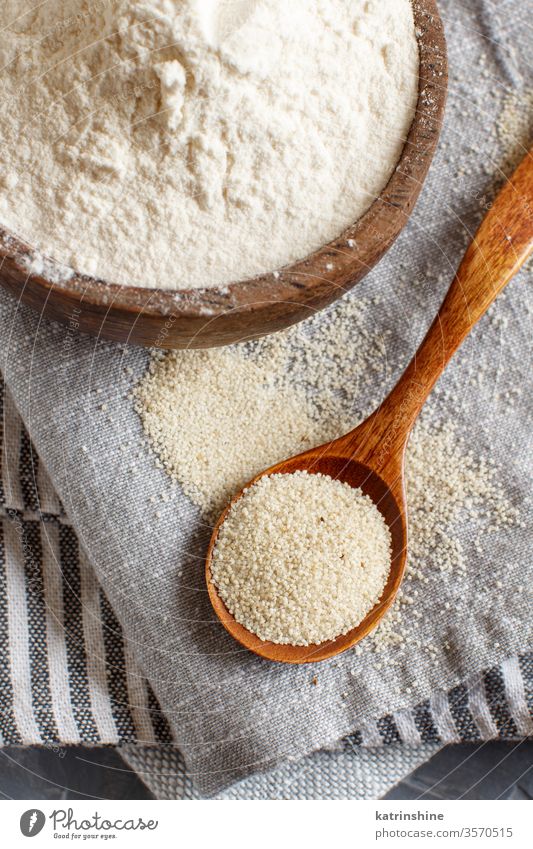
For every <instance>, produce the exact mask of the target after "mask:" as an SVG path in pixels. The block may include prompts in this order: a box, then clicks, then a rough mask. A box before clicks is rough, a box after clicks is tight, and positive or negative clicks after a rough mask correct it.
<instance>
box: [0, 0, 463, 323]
mask: <svg viewBox="0 0 533 849" xmlns="http://www.w3.org/2000/svg"><path fill="white" fill-rule="evenodd" d="M412 3H413V12H414V18H415V28H416V33H417V40H418V46H419V56H420V64H419V86H418V100H417V106H416V111H415V116H414V119H413V122H412V125H411V128H410V130H409V133H408V136H407V139H406V141H405V144H404V147H403V149H402V153H401V155H400V159H399V161H398V163H397V165H396V167H395V170H394V172H393V174H392V176H391V178H390V179H389V182H388V183H387V185H386V186H385V187H384V189H383V190H382V192H381V193H380V194H379V195H378V196H377V197H376V198H375V199H374V201H373V202H372V203H371V205H370V207H369V208H368V210H367V211H366V212H365V213H364V214H363V216H361V218H359V219H358V220H357V221H356V222H355V223H354V224H352V225H351V226H350V227H348V228H347V229H346V230H345V231H344V232H343V233H341V234H340V235H339V236H338V237H337V238H336V239H334V240H333V241H331V242H329V243H328V244H326V245H324V246H323V247H321V248H319V249H318V250H316V251H314V252H313V253H311V254H310V255H308V256H307V257H305V258H303V259H302V260H299V261H297V262H295V263H291V264H289V265H286V266H285V267H282V268H279V269H277V270H274V271H272V272H269V273H266V274H260V275H257V276H255V277H252V278H249V279H244V280H240V281H237V282H234V283H231V284H229V285H227V286H224V287H220V288H204V289H157V288H145V287H140V286H123V285H121V284H117V283H111V282H106V281H104V280H103V279H101V278H98V277H93V276H91V275H87V274H80V273H78V272H75V271H73V270H72V269H67V268H66V266H64V265H62V264H61V263H58V262H57V261H55V260H53V259H52V258H50V257H48V256H46V255H44V256H43V255H42V254H41V253H40V252H39V251H36V250H35V249H33V248H32V247H31V245H29V244H28V243H27V242H25V241H24V240H23V239H22V238H20V237H18V236H17V235H15V234H14V233H12V232H10V231H9V230H7V229H5V228H2V227H1V226H0V257H1V258H2V260H3V265H4V272H5V274H6V275H7V276H11V280H13V279H14V278H15V279H17V280H18V282H19V287H20V283H21V281H23V279H24V278H25V279H26V282H27V281H28V280H29V279H30V278H31V283H32V286H33V289H34V290H35V286H37V287H39V288H40V289H42V290H43V292H42V297H43V301H46V300H47V299H48V297H49V296H50V295H51V294H53V292H55V293H56V294H59V296H61V295H63V296H64V297H65V298H66V299H68V300H69V301H71V302H75V301H76V300H78V301H82V302H83V305H84V306H85V307H91V306H92V307H94V308H97V309H100V310H105V311H106V312H107V313H109V312H113V311H114V310H117V311H120V313H121V315H122V316H124V315H126V316H128V315H129V316H130V317H131V318H132V319H133V320H134V321H135V317H137V318H138V317H139V315H140V313H142V314H143V316H144V317H147V318H148V319H153V320H156V321H165V320H167V319H169V318H173V319H174V320H175V319H176V318H179V319H180V320H181V319H196V320H198V319H200V320H203V321H204V322H209V320H210V319H213V320H214V319H217V318H218V317H219V316H222V315H227V314H228V313H238V314H239V315H240V314H243V315H246V314H247V315H249V316H251V315H253V314H254V313H257V312H258V311H261V310H264V309H265V307H266V306H267V305H272V304H280V303H281V304H285V305H287V306H290V308H291V310H293V311H294V312H295V313H296V312H297V311H298V310H300V311H301V310H302V308H303V309H304V310H305V308H306V307H308V308H309V309H310V310H313V311H314V309H316V308H317V307H321V306H325V305H327V304H328V303H331V302H332V301H333V300H335V299H336V298H338V297H339V296H340V295H342V294H343V293H344V292H345V291H347V290H348V289H349V288H351V287H352V286H353V285H355V283H356V282H358V281H359V280H360V279H361V278H362V277H363V276H364V275H365V274H366V273H367V271H369V270H370V269H371V268H372V267H373V266H374V265H375V263H376V262H377V261H378V260H379V259H380V258H381V256H382V255H383V254H384V253H385V252H386V250H388V248H389V247H390V246H391V244H392V243H393V242H394V240H395V239H396V237H397V236H398V235H399V233H400V232H401V230H402V229H403V227H404V225H405V224H406V222H407V220H408V218H409V216H410V213H411V211H412V209H413V207H414V204H415V202H416V200H417V198H418V195H419V193H420V191H421V188H422V185H423V182H424V179H425V177H426V175H427V172H428V170H429V166H430V163H431V160H432V158H433V155H434V152H435V149H436V147H437V143H438V139H439V136H440V129H441V125H442V120H443V115H444V109H445V104H446V97H447V79H448V74H447V71H448V66H447V51H446V40H445V35H444V30H443V25H442V21H441V18H440V15H439V12H438V8H437V4H436V0H412ZM44 269H46V273H45V272H44ZM65 271H66V272H67V273H65ZM3 276H4V275H3V274H2V275H1V276H0V283H3V282H5V281H4V280H3V279H2V278H3ZM8 288H9V286H8ZM11 290H12V286H11ZM22 299H23V300H24V295H23V294H22ZM295 320H299V319H298V318H294V319H292V321H291V320H289V321H288V323H294V321H295Z"/></svg>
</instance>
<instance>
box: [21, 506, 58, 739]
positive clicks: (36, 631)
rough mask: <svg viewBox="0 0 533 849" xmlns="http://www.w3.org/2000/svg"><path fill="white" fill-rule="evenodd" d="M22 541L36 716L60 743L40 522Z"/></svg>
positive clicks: (26, 528) (27, 526) (29, 525)
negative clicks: (53, 695) (49, 657)
mask: <svg viewBox="0 0 533 849" xmlns="http://www.w3.org/2000/svg"><path fill="white" fill-rule="evenodd" d="M21 542H22V550H23V555H24V574H25V578H26V608H27V616H28V637H29V639H28V649H29V656H30V676H31V693H32V703H33V713H34V716H35V721H36V723H37V725H38V727H39V731H40V733H41V737H42V739H43V740H44V742H48V741H53V742H56V741H58V740H59V736H58V732H57V725H56V722H55V717H54V708H53V704H52V693H51V690H50V671H49V662H48V642H47V632H46V604H45V599H44V584H43V572H42V562H43V551H42V545H41V526H40V523H39V522H24V525H23V534H22V540H21Z"/></svg>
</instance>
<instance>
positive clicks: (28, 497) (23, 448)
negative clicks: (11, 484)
mask: <svg viewBox="0 0 533 849" xmlns="http://www.w3.org/2000/svg"><path fill="white" fill-rule="evenodd" d="M38 466H39V458H38V456H37V454H36V453H35V449H34V447H33V445H32V444H31V442H30V438H29V436H28V434H27V432H26V430H25V429H24V428H22V430H21V434H20V449H19V479H20V491H21V493H22V501H23V503H24V509H25V510H31V511H32V512H33V513H38V512H39V492H38V490H37V469H38Z"/></svg>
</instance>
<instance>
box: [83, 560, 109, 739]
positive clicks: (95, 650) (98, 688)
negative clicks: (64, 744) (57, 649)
mask: <svg viewBox="0 0 533 849" xmlns="http://www.w3.org/2000/svg"><path fill="white" fill-rule="evenodd" d="M80 582H81V606H82V611H83V614H82V615H83V635H84V640H85V652H86V656H87V676H88V679H89V697H90V699H91V707H92V714H93V717H94V721H95V723H96V727H97V728H98V733H99V735H100V738H101V740H102V742H103V743H118V733H117V728H116V725H115V720H114V719H113V712H112V710H111V701H110V698H109V690H108V687H107V673H106V662H105V646H104V636H103V632H102V616H101V611H100V592H99V588H98V584H97V582H96V578H95V576H94V572H93V570H92V568H91V566H90V564H89V563H88V562H87V558H86V557H84V556H83V554H82V552H81V551H80Z"/></svg>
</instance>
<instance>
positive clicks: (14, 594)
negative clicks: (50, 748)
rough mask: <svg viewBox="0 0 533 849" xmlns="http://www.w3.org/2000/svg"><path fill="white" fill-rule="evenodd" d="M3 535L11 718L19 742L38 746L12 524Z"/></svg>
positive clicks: (17, 540)
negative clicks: (18, 735) (11, 693)
mask: <svg viewBox="0 0 533 849" xmlns="http://www.w3.org/2000/svg"><path fill="white" fill-rule="evenodd" d="M4 530H5V533H4V544H5V557H6V587H7V612H8V617H7V618H8V634H9V657H10V659H11V681H12V683H13V715H14V718H15V723H16V725H17V728H18V730H19V733H20V736H21V737H22V742H23V743H24V744H26V745H31V744H36V743H42V740H41V734H40V732H39V728H38V727H37V723H36V721H35V716H34V713H33V702H32V692H31V667H30V654H29V630H28V610H27V607H26V583H25V577H24V565H23V564H24V552H23V548H22V542H21V535H20V530H21V526H20V525H18V524H17V523H16V522H6V523H5V529H4Z"/></svg>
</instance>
